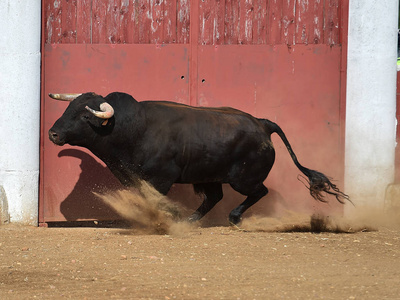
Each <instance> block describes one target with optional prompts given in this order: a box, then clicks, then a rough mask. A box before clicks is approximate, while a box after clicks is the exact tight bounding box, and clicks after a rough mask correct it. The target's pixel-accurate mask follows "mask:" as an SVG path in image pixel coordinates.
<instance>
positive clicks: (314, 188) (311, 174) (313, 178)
mask: <svg viewBox="0 0 400 300" xmlns="http://www.w3.org/2000/svg"><path fill="white" fill-rule="evenodd" d="M302 171H304V172H303V173H304V174H305V175H306V176H307V177H308V180H307V179H306V181H307V183H308V185H309V186H307V185H306V187H307V188H308V190H309V191H310V195H311V196H312V197H313V198H314V199H315V200H318V201H321V202H328V201H327V200H326V199H325V197H324V194H323V192H325V193H327V194H329V195H333V196H335V198H336V200H337V201H339V202H340V203H342V204H344V203H345V201H349V202H350V203H352V204H353V202H352V201H351V200H350V197H349V196H348V195H346V194H345V193H343V192H342V191H340V190H339V188H338V187H337V186H336V185H335V184H333V183H332V182H331V181H330V180H329V178H328V177H326V176H325V175H324V174H322V173H321V172H318V171H314V170H310V169H307V168H304V170H302ZM353 205H354V204H353Z"/></svg>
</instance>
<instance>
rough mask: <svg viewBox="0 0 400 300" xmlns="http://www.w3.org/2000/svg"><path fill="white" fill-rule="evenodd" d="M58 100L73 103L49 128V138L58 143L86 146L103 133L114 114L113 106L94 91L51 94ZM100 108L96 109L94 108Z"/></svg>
mask: <svg viewBox="0 0 400 300" xmlns="http://www.w3.org/2000/svg"><path fill="white" fill-rule="evenodd" d="M49 96H50V97H51V98H53V99H56V100H62V101H70V102H71V103H70V104H69V106H68V107H67V109H66V110H65V112H64V113H63V115H62V116H61V117H60V118H59V119H58V120H57V121H56V122H55V123H54V125H53V127H52V128H51V129H50V130H49V138H50V140H51V141H52V142H53V143H54V144H56V145H60V146H62V145H64V144H65V143H68V144H70V145H77V146H86V145H87V141H88V140H93V138H94V136H93V135H96V134H99V133H100V134H101V132H102V131H104V128H105V126H106V125H107V124H108V122H109V119H110V118H112V117H113V115H114V109H113V107H112V106H111V105H110V104H108V103H107V102H106V101H105V99H104V98H103V97H102V96H100V95H96V94H94V93H85V94H49ZM97 107H98V108H99V110H96V109H94V108H97Z"/></svg>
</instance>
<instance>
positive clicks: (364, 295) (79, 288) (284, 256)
mask: <svg viewBox="0 0 400 300" xmlns="http://www.w3.org/2000/svg"><path fill="white" fill-rule="evenodd" d="M178 227H179V226H178ZM246 227H247V229H246V230H243V228H246ZM399 228H400V227H396V226H394V227H393V226H389V227H380V228H377V229H374V230H371V229H368V228H365V229H364V230H359V231H357V232H352V229H351V228H348V229H349V230H348V231H350V232H351V233H348V232H347V233H346V232H345V231H343V230H336V229H335V230H330V229H329V228H324V229H327V231H328V232H321V233H313V232H312V230H311V229H312V226H311V225H310V224H308V225H307V224H306V223H304V222H303V223H301V222H300V223H299V222H298V220H297V221H293V222H292V224H291V223H290V222H281V221H277V220H271V219H268V218H250V219H249V220H247V221H246V220H245V221H244V222H243V225H242V226H241V229H240V230H239V229H238V228H235V227H208V228H204V227H198V226H183V225H182V228H181V229H180V230H178V229H177V228H175V229H174V231H175V233H173V234H171V233H169V234H154V233H151V234H150V233H143V232H142V233H141V232H138V231H136V230H133V229H127V228H125V229H124V228H90V227H86V228H37V227H24V226H15V225H3V226H1V227H0V299H63V298H70V299H400V229H399ZM329 231H331V232H329ZM333 231H336V232H333ZM339 231H342V232H339Z"/></svg>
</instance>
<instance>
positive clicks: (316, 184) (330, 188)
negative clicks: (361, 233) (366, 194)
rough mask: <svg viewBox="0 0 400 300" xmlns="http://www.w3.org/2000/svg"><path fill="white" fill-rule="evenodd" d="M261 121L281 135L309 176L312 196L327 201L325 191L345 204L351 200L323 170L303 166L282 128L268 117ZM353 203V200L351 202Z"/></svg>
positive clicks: (269, 129) (295, 160) (271, 130)
mask: <svg viewBox="0 0 400 300" xmlns="http://www.w3.org/2000/svg"><path fill="white" fill-rule="evenodd" d="M260 121H261V122H262V123H263V124H264V125H265V127H266V130H267V131H268V132H270V133H271V134H272V133H274V132H275V133H277V134H278V135H279V137H280V138H281V139H282V141H283V142H284V144H285V146H286V149H287V150H288V151H289V154H290V156H291V157H292V160H293V162H294V163H295V165H296V166H297V168H299V170H300V171H301V172H302V173H303V174H304V175H305V176H307V178H308V180H307V181H308V184H309V187H308V186H306V187H307V188H308V189H309V191H310V194H311V196H312V197H313V198H314V199H316V200H318V201H321V202H327V201H326V199H325V198H324V194H323V192H325V193H327V194H330V195H333V196H335V197H336V199H337V201H339V202H340V203H342V204H344V203H345V201H349V202H351V200H350V198H349V196H348V195H346V194H345V193H343V192H341V191H340V190H339V189H338V187H337V186H336V185H335V184H333V183H332V182H331V181H330V180H329V178H328V177H326V176H325V175H324V174H322V173H321V172H318V171H315V170H311V169H308V168H306V167H303V166H302V165H301V164H300V163H299V161H298V160H297V157H296V154H294V152H293V149H292V146H290V143H289V141H288V139H287V138H286V135H285V133H284V132H283V131H282V129H281V128H280V127H279V126H278V125H277V124H275V123H274V122H271V121H269V120H266V119H260ZM351 203H352V202H351Z"/></svg>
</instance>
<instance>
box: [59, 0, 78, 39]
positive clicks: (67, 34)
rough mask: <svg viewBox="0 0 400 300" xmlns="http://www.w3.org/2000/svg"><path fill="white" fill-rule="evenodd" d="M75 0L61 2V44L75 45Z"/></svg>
mask: <svg viewBox="0 0 400 300" xmlns="http://www.w3.org/2000/svg"><path fill="white" fill-rule="evenodd" d="M76 4H77V2H76V0H62V1H61V12H62V13H61V26H62V33H61V35H62V38H61V43H63V44H75V43H76Z"/></svg>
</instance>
